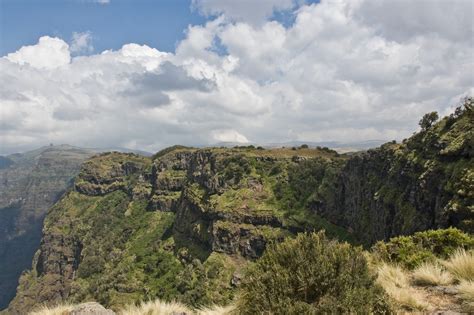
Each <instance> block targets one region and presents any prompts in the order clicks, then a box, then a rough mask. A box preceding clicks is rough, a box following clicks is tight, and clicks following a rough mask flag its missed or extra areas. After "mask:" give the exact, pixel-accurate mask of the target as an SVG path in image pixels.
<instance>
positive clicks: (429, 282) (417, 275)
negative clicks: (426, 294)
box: [412, 263, 454, 286]
mask: <svg viewBox="0 0 474 315" xmlns="http://www.w3.org/2000/svg"><path fill="white" fill-rule="evenodd" d="M412 275H413V283H414V284H417V285H424V286H435V285H448V284H451V283H452V282H453V280H454V279H453V277H452V276H451V275H450V274H449V273H448V272H446V271H445V270H443V269H442V268H441V267H440V266H439V265H437V264H433V263H424V264H422V265H421V266H419V267H418V268H416V269H415V270H414V271H413V274H412Z"/></svg>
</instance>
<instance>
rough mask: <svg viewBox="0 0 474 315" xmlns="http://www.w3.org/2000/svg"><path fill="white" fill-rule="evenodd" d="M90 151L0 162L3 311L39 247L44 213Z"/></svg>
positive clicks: (60, 150) (52, 151) (40, 153)
mask: <svg viewBox="0 0 474 315" xmlns="http://www.w3.org/2000/svg"><path fill="white" fill-rule="evenodd" d="M91 154H92V152H91V151H88V150H83V149H78V148H73V147H69V146H54V147H45V148H42V149H39V150H36V151H31V152H27V153H24V154H13V155H10V156H8V157H2V158H1V159H0V309H3V308H5V307H6V306H8V303H9V301H10V300H11V299H12V298H13V297H14V295H15V289H16V286H17V284H18V278H19V277H20V274H21V272H22V271H23V270H25V269H28V268H30V266H31V260H32V258H33V254H34V253H35V251H36V250H37V249H38V246H39V243H40V239H41V228H42V224H43V218H44V216H45V214H46V210H47V209H48V208H49V207H50V206H52V205H53V204H54V202H56V201H57V200H58V198H59V197H60V195H61V194H62V193H63V192H64V191H65V190H66V188H67V187H68V185H69V184H70V183H71V180H72V178H73V177H74V175H76V174H77V173H78V172H79V169H80V165H81V163H82V162H83V161H84V160H85V159H86V158H87V157H89V156H90V155H91Z"/></svg>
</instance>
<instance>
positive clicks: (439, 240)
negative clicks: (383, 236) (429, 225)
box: [372, 228, 474, 269]
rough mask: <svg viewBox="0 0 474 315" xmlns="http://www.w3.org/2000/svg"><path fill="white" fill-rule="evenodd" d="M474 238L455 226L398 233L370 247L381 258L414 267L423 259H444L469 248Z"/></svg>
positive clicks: (473, 245)
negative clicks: (403, 233)
mask: <svg viewBox="0 0 474 315" xmlns="http://www.w3.org/2000/svg"><path fill="white" fill-rule="evenodd" d="M473 247H474V238H473V237H472V236H470V235H468V234H466V233H464V232H462V231H460V230H458V229H455V228H449V229H445V230H429V231H423V232H417V233H415V234H414V235H410V236H398V237H394V238H391V239H390V241H388V242H378V243H377V244H375V245H374V247H373V248H372V252H373V253H374V255H375V256H376V257H377V258H378V259H380V260H383V261H386V262H390V263H396V264H401V265H403V266H404V267H406V268H409V269H414V268H416V267H417V266H419V265H420V264H422V263H423V262H430V261H435V260H436V258H447V257H449V256H450V255H451V254H452V253H454V252H455V251H456V249H458V248H464V249H471V248H473Z"/></svg>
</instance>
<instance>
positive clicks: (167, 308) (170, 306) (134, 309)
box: [118, 300, 193, 315]
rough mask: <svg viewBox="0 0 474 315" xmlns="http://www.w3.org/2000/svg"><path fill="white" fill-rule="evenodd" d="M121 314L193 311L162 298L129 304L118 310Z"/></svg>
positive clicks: (164, 313)
mask: <svg viewBox="0 0 474 315" xmlns="http://www.w3.org/2000/svg"><path fill="white" fill-rule="evenodd" d="M118 314H119V315H174V314H193V311H192V310H190V309H189V308H187V307H186V306H184V305H183V304H180V303H177V302H164V301H160V300H154V301H148V302H142V303H140V304H139V305H129V306H127V307H125V308H124V309H123V310H121V311H119V312H118Z"/></svg>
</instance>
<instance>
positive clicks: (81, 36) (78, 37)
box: [70, 31, 94, 54]
mask: <svg viewBox="0 0 474 315" xmlns="http://www.w3.org/2000/svg"><path fill="white" fill-rule="evenodd" d="M93 50H94V46H93V45H92V33H91V32H89V31H87V32H82V33H81V32H74V33H72V39H71V45H70V51H71V53H74V54H81V53H91V52H92V51H93Z"/></svg>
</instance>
